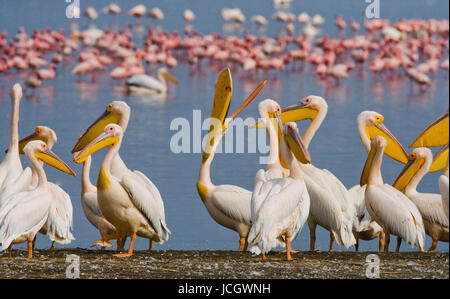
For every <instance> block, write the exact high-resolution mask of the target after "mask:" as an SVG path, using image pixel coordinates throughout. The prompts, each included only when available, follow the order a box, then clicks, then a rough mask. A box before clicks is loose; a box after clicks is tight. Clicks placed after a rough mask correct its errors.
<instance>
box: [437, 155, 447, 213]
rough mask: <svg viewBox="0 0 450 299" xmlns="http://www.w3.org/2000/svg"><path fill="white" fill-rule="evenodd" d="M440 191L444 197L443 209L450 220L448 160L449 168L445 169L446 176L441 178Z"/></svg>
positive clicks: (443, 175)
mask: <svg viewBox="0 0 450 299" xmlns="http://www.w3.org/2000/svg"><path fill="white" fill-rule="evenodd" d="M438 184H439V191H440V192H441V196H442V207H443V208H444V213H445V215H446V216H447V219H449V217H448V214H449V205H448V160H447V167H446V168H445V171H444V174H442V175H441V176H440V177H439V181H438Z"/></svg>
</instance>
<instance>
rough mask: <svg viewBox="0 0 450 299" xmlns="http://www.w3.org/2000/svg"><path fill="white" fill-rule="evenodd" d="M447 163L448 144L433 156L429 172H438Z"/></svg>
mask: <svg viewBox="0 0 450 299" xmlns="http://www.w3.org/2000/svg"><path fill="white" fill-rule="evenodd" d="M447 163H448V143H447V144H446V145H445V146H444V147H443V148H441V150H440V151H439V152H438V153H437V154H436V156H434V159H433V163H431V166H430V170H429V172H435V171H439V170H441V169H444V168H445V167H446V166H447Z"/></svg>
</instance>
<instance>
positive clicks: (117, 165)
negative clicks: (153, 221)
mask: <svg viewBox="0 0 450 299" xmlns="http://www.w3.org/2000/svg"><path fill="white" fill-rule="evenodd" d="M130 114H131V109H130V107H129V106H128V105H127V103H125V102H123V101H113V102H111V103H109V104H108V105H107V106H106V110H105V112H104V113H103V114H102V115H101V116H100V117H99V118H98V119H97V120H96V121H95V122H94V123H93V124H92V125H91V126H90V127H89V128H88V129H87V130H86V131H85V132H84V133H83V135H82V136H81V137H80V138H79V139H78V141H77V143H76V144H75V146H74V148H73V149H72V153H73V154H74V156H75V155H78V154H79V152H80V151H82V150H83V149H84V148H85V147H86V146H87V145H88V144H89V143H91V142H92V141H93V140H94V139H95V138H96V137H97V136H98V135H99V134H101V133H102V132H103V130H104V128H105V127H106V125H108V124H110V123H113V124H118V125H119V126H120V127H121V128H122V131H123V134H124V133H125V131H126V129H127V127H128V122H129V120H130ZM111 159H112V161H111V163H110V167H111V174H112V176H114V177H115V178H117V179H122V178H123V176H125V175H130V176H134V177H135V180H134V183H136V184H138V185H139V188H140V189H141V190H144V189H146V190H147V192H148V195H149V196H150V197H152V198H154V199H155V200H157V201H158V202H159V199H158V198H160V195H159V191H158V190H157V188H156V186H155V185H154V184H153V183H152V182H151V181H150V180H149V179H148V177H147V176H146V175H145V174H143V173H142V172H140V171H138V170H134V171H132V170H130V169H128V167H127V166H126V165H125V163H124V162H123V160H122V158H121V157H120V154H119V152H117V153H116V154H115V155H113V156H112V157H111ZM83 160H84V159H83ZM81 162H84V161H79V163H81ZM155 189H156V191H155ZM159 205H162V206H163V202H162V199H161V201H160V202H159ZM117 237H118V236H115V235H112V236H108V238H109V239H108V238H103V239H102V241H108V240H111V239H117ZM125 238H126V236H125ZM125 238H124V239H123V240H121V242H125ZM119 247H121V246H119ZM152 249H153V240H152V238H149V250H152Z"/></svg>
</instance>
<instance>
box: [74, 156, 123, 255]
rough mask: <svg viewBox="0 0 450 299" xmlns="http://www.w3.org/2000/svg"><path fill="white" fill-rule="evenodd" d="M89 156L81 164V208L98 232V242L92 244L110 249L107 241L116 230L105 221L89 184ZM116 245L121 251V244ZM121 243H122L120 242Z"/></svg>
mask: <svg viewBox="0 0 450 299" xmlns="http://www.w3.org/2000/svg"><path fill="white" fill-rule="evenodd" d="M91 161H92V158H91V156H89V157H87V159H86V161H84V163H83V172H82V176H81V206H82V207H83V212H84V215H85V216H86V218H87V219H88V221H89V222H90V223H91V224H92V225H93V226H95V227H96V228H97V229H98V231H99V232H100V235H101V238H100V240H99V241H97V242H95V243H94V244H92V246H91V247H93V246H95V245H100V246H101V247H102V249H103V248H105V247H110V246H112V244H111V243H110V242H109V241H108V240H110V239H108V238H109V236H113V235H117V230H116V228H115V227H114V225H112V224H111V223H110V222H109V221H108V220H106V219H105V217H104V216H103V214H102V212H101V211H100V207H99V206H98V201H97V187H96V186H94V185H93V184H92V183H91V180H90V178H89V174H90V169H91ZM119 242H120V241H118V243H117V247H118V250H121V249H123V244H121V243H119ZM122 243H123V242H122Z"/></svg>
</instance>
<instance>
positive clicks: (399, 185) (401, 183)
mask: <svg viewBox="0 0 450 299" xmlns="http://www.w3.org/2000/svg"><path fill="white" fill-rule="evenodd" d="M408 159H409V161H408V163H406V165H405V167H404V168H403V170H402V172H401V173H400V174H399V176H398V177H397V179H396V180H395V182H394V184H392V187H394V188H396V189H397V190H400V191H402V190H403V189H405V188H406V186H408V184H409V182H410V181H411V179H412V178H413V176H414V175H415V174H416V173H417V171H418V170H419V169H420V167H422V165H423V163H424V162H425V160H424V159H416V155H415V154H414V153H412V154H411V155H409V156H408Z"/></svg>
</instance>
